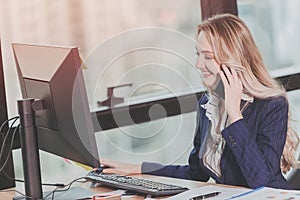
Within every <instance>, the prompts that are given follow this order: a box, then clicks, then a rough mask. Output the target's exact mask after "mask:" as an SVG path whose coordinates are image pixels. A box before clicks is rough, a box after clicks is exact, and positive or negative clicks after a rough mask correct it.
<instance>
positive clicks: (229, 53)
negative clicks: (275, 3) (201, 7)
mask: <svg viewBox="0 0 300 200" xmlns="http://www.w3.org/2000/svg"><path fill="white" fill-rule="evenodd" d="M200 32H204V33H205V36H206V38H207V40H208V42H209V43H210V44H211V46H212V49H213V52H214V56H215V59H216V61H217V62H218V63H225V64H228V65H232V66H233V67H234V66H235V67H237V73H238V76H239V77H240V79H241V81H242V84H243V90H244V92H245V93H247V94H250V95H252V96H254V97H256V98H259V99H266V98H269V97H275V96H284V97H286V91H285V89H284V87H283V86H282V85H281V84H280V83H279V82H278V81H276V80H274V79H273V78H272V77H271V76H270V74H269V73H268V71H267V69H266V67H265V65H264V62H263V59H262V57H261V54H260V52H259V50H258V48H257V46H256V44H255V42H254V40H253V38H252V35H251V33H250V31H249V29H248V28H247V26H246V24H245V23H244V22H243V21H242V20H241V19H239V18H238V17H236V16H234V15H231V14H220V15H215V16H214V17H212V18H209V19H207V20H205V21H204V22H202V23H201V24H200V25H199V26H198V27H197V32H196V34H197V37H198V36H199V34H200ZM239 69H240V70H239ZM289 118H290V117H289ZM299 142H300V140H299V137H298V135H297V133H295V131H293V130H292V129H291V127H289V125H288V130H287V137H286V143H285V146H284V150H283V153H282V159H281V169H282V171H283V172H284V173H286V172H287V171H289V169H290V167H293V168H300V163H299V161H297V160H296V159H295V156H294V154H295V151H296V149H297V147H298V145H299Z"/></svg>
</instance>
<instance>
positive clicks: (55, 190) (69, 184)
mask: <svg viewBox="0 0 300 200" xmlns="http://www.w3.org/2000/svg"><path fill="white" fill-rule="evenodd" d="M80 179H85V177H80V178H76V179H74V180H72V181H71V182H70V183H68V184H66V185H64V187H67V188H66V189H64V190H59V188H60V187H57V188H55V189H54V190H53V191H51V192H49V193H48V194H47V195H46V196H45V197H43V198H42V199H36V198H34V197H30V196H27V195H26V194H24V193H22V192H20V191H18V190H4V191H3V190H2V191H0V192H16V193H18V194H20V195H21V196H22V197H25V198H30V199H33V200H46V199H47V198H48V197H50V196H51V195H52V196H51V199H52V200H54V197H55V193H56V192H65V191H68V190H69V189H70V188H71V186H72V184H73V183H75V182H83V181H78V180H80ZM84 182H86V181H84Z"/></svg>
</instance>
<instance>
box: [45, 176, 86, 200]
mask: <svg viewBox="0 0 300 200" xmlns="http://www.w3.org/2000/svg"><path fill="white" fill-rule="evenodd" d="M80 179H85V177H80V178H76V179H74V180H72V181H71V182H70V183H68V184H67V185H66V186H65V187H67V188H66V189H64V190H58V188H55V189H54V190H53V191H52V192H50V193H49V194H48V195H46V196H45V197H44V199H46V198H47V197H48V196H50V195H51V194H52V198H51V199H52V200H53V199H54V196H55V192H65V191H68V190H69V189H70V188H71V186H72V184H73V183H75V182H77V181H78V180H80Z"/></svg>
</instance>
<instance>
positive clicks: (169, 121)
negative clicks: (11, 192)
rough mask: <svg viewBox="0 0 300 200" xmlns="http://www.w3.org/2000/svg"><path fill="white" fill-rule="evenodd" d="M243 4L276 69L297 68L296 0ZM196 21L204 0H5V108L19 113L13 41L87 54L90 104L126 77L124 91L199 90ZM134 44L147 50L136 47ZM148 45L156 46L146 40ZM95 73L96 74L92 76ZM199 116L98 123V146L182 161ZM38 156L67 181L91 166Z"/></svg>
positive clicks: (1, 24)
mask: <svg viewBox="0 0 300 200" xmlns="http://www.w3.org/2000/svg"><path fill="white" fill-rule="evenodd" d="M237 3H238V13H239V16H240V17H241V18H242V19H243V20H244V21H245V22H246V24H247V25H248V26H249V28H250V30H251V32H252V34H253V36H254V39H255V41H256V43H257V45H258V47H259V49H260V50H261V53H262V55H263V58H264V60H265V63H266V66H267V67H268V70H269V71H270V73H271V74H272V75H273V76H277V75H284V74H290V73H295V72H299V71H300V56H299V55H298V54H299V52H300V39H299V35H300V24H299V23H298V22H299V18H300V15H299V13H298V11H299V9H300V1H298V0H285V1H284V2H283V1H280V0H238V1H237ZM200 22H201V7H200V1H199V0H189V1H186V0H177V1H176V3H174V1H172V0H163V1H162V0H152V1H148V0H122V1H121V0H52V1H47V0H26V1H18V0H10V1H6V0H0V37H1V42H2V48H3V57H4V74H5V78H6V79H5V84H6V91H7V102H8V114H9V117H13V116H15V115H17V106H16V100H17V99H20V98H21V92H20V89H19V85H18V80H17V73H16V70H15V63H14V59H13V54H12V48H11V43H35V44H51V45H64V46H77V47H79V48H80V54H81V57H82V60H83V61H84V62H85V63H86V69H84V71H85V80H86V85H87V91H88V96H89V101H90V102H89V103H90V106H91V107H93V105H94V104H95V103H96V101H97V100H100V99H103V98H105V97H106V89H107V87H108V86H111V85H119V84H123V83H128V82H130V83H133V86H132V87H130V88H126V89H120V90H118V92H117V95H118V96H123V97H125V98H127V100H128V99H129V100H132V101H134V100H137V99H138V100H141V99H142V100H143V101H144V102H147V100H149V99H152V98H163V97H164V95H168V94H170V95H176V93H177V92H187V93H193V92H194V91H195V90H198V89H200V90H201V89H203V86H202V84H201V78H200V74H199V73H198V72H197V71H196V70H195V68H194V66H193V64H194V62H195V59H196V56H195V54H194V53H195V49H194V46H195V40H194V38H195V28H196V26H197V24H199V23H200ZM144 31H146V32H144ZM145 33H151V34H149V35H150V36H149V37H148V36H147V34H145ZM127 36H128V37H127ZM128 38H129V39H128ZM125 39H127V40H125ZM122 41H123V42H122ZM141 41H142V42H141ZM166 41H167V42H166ZM138 42H141V43H138ZM131 44H138V45H137V47H143V49H141V50H139V51H132V52H131V50H134V48H133V47H131V46H130V45H131ZM149 46H152V47H153V46H154V47H157V48H152V49H151V48H150V49H149V48H144V47H149ZM116 48H117V49H125V50H128V51H125V52H127V54H125V55H123V56H122V57H120V58H119V57H118V52H116ZM181 55H183V56H181ZM107 57H109V58H110V59H108V60H107V61H106V60H105V59H104V58H107ZM102 58H103V59H102ZM37 59H39V58H37ZM110 61H111V62H110ZM112 61H114V62H112ZM95 72H96V73H97V74H98V75H100V76H93V75H94V74H95ZM8 91H9V92H8ZM12 91H13V92H12ZM288 98H289V100H290V109H291V112H292V118H293V119H294V121H293V124H292V126H293V127H294V129H295V130H296V131H297V132H298V133H299V132H300V128H299V127H300V126H299V120H300V114H299V112H297V111H299V109H300V103H299V102H300V92H299V91H298V90H296V91H293V92H289V93H288ZM149 113H150V111H149ZM150 114H151V113H150ZM195 117H196V114H195V113H194V112H193V113H188V114H183V115H180V116H175V117H168V118H164V119H161V120H155V121H151V122H147V123H143V124H135V125H131V126H127V127H122V128H116V129H111V130H107V131H102V132H98V133H96V137H97V144H98V148H99V151H100V155H101V156H105V157H109V158H112V159H119V160H123V161H128V162H136V163H140V162H142V161H157V162H161V163H173V164H174V163H176V164H184V163H186V162H187V158H188V154H189V152H190V150H191V148H192V140H193V136H194V131H195ZM13 154H14V166H15V172H16V177H17V178H22V177H23V174H22V161H21V153H20V150H14V153H13ZM41 165H42V179H43V181H50V182H51V181H52V182H59V181H65V182H66V181H70V180H72V179H74V178H76V177H79V176H81V175H85V173H86V169H84V168H82V167H80V166H78V165H75V164H74V163H72V162H68V161H66V160H64V159H63V158H60V157H57V156H55V155H50V154H48V153H45V152H41ZM62 174H63V176H62Z"/></svg>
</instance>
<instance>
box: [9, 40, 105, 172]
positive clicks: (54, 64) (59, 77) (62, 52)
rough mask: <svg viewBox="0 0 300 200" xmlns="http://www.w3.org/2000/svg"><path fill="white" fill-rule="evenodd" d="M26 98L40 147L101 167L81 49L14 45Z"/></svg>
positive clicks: (20, 79) (21, 85) (23, 92)
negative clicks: (31, 102)
mask: <svg viewBox="0 0 300 200" xmlns="http://www.w3.org/2000/svg"><path fill="white" fill-rule="evenodd" d="M12 47H13V52H14V56H15V61H16V66H17V71H18V76H19V81H20V87H21V91H22V96H23V98H34V99H36V100H42V102H43V109H41V110H38V111H36V112H35V116H36V117H35V118H36V125H37V131H38V141H39V148H40V149H41V150H45V151H47V152H50V153H53V154H56V155H59V156H62V157H64V158H68V159H70V160H73V161H77V162H80V163H82V164H85V165H88V166H91V167H98V166H99V164H100V163H99V157H98V150H97V146H96V140H95V134H94V129H93V122H92V118H91V113H90V110H89V104H88V100H87V94H86V88H85V84H84V79H83V74H82V68H81V63H80V57H79V52H78V48H76V47H58V46H45V45H30V44H12Z"/></svg>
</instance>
